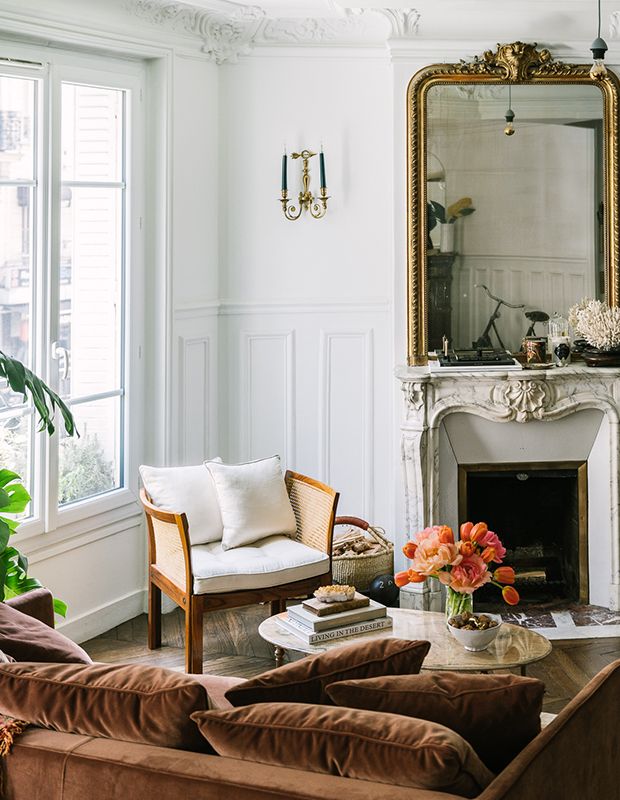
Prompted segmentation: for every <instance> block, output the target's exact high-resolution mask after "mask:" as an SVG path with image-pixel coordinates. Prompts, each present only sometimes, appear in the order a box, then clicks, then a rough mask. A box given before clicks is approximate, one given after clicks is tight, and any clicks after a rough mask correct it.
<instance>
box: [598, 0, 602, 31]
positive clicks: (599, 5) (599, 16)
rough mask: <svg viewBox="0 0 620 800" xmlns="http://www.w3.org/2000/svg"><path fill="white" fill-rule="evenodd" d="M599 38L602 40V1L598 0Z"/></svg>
mask: <svg viewBox="0 0 620 800" xmlns="http://www.w3.org/2000/svg"><path fill="white" fill-rule="evenodd" d="M598 38H599V39H600V38H601V0H598Z"/></svg>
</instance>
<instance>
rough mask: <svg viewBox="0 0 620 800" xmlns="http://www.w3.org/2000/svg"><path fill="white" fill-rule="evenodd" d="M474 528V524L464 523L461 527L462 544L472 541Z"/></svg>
mask: <svg viewBox="0 0 620 800" xmlns="http://www.w3.org/2000/svg"><path fill="white" fill-rule="evenodd" d="M473 527H474V523H473V522H464V523H463V524H462V525H461V528H460V531H459V535H460V537H461V541H462V542H468V541H469V540H470V539H471V529H472V528H473Z"/></svg>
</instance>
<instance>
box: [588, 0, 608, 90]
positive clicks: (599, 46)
mask: <svg viewBox="0 0 620 800" xmlns="http://www.w3.org/2000/svg"><path fill="white" fill-rule="evenodd" d="M597 30H598V33H597V37H596V39H595V40H594V41H593V42H592V44H591V45H590V50H591V51H592V58H593V60H594V63H593V64H592V69H591V70H590V77H591V78H592V80H595V81H600V80H601V79H602V78H604V77H605V76H606V75H607V69H606V68H605V61H604V58H605V53H606V52H607V42H606V41H605V40H604V39H601V0H598V29H597Z"/></svg>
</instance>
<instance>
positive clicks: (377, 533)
mask: <svg viewBox="0 0 620 800" xmlns="http://www.w3.org/2000/svg"><path fill="white" fill-rule="evenodd" d="M367 532H368V533H369V534H370V535H371V536H372V537H373V539H374V540H375V541H376V542H379V544H383V545H385V546H386V549H387V550H389V549H390V548H392V547H393V546H394V545H393V544H392V542H390V540H389V539H388V538H387V536H386V535H385V531H384V530H383V528H379V527H378V526H376V525H369V526H368V528H367Z"/></svg>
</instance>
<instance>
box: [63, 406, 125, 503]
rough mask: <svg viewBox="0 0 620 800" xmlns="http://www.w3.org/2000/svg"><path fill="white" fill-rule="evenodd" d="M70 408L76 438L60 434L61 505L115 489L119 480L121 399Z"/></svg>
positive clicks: (119, 482)
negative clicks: (78, 435) (76, 428)
mask: <svg viewBox="0 0 620 800" xmlns="http://www.w3.org/2000/svg"><path fill="white" fill-rule="evenodd" d="M71 411H72V412H73V415H74V417H75V420H76V423H77V427H78V430H79V432H80V438H79V439H78V438H77V437H68V436H66V435H64V436H63V438H62V440H61V442H60V448H59V450H60V474H59V478H58V503H59V505H61V506H63V505H67V504H68V503H75V502H77V501H78V500H85V499H86V498H88V497H94V496H95V495H98V494H102V493H103V492H108V491H110V490H111V489H117V488H118V487H119V486H121V481H122V464H121V457H120V453H121V398H120V397H108V398H106V399H105V400H97V401H95V402H92V403H83V404H79V405H75V406H72V408H71Z"/></svg>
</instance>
